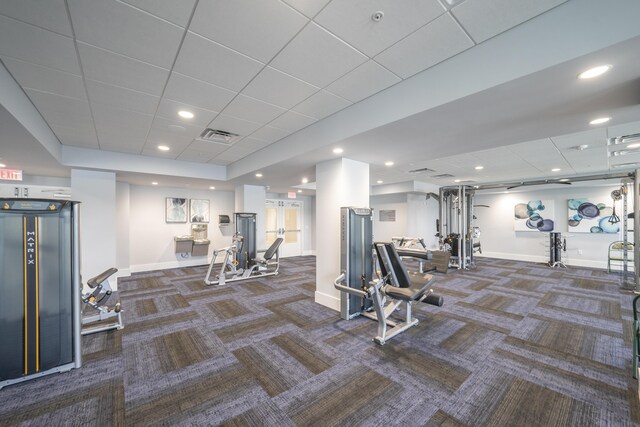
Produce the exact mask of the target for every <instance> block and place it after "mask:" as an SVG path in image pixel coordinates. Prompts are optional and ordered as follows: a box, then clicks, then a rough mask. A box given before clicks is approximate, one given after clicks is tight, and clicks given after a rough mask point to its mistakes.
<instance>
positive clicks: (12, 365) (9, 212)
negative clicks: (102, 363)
mask: <svg viewBox="0 0 640 427" xmlns="http://www.w3.org/2000/svg"><path fill="white" fill-rule="evenodd" d="M79 214H80V210H79V203H78V202H72V201H60V200H48V199H0V271H2V276H3V277H2V280H1V281H0V337H2V345H0V388H2V387H4V386H7V385H10V384H15V383H19V382H22V381H26V380H30V379H34V378H38V377H41V376H44V375H49V374H53V373H56V372H65V371H69V370H71V369H73V368H80V367H81V366H82V354H81V348H80V346H81V334H80V323H81V322H80V305H81V301H80V295H81V289H80V286H81V285H80V257H79V238H78V237H79Z"/></svg>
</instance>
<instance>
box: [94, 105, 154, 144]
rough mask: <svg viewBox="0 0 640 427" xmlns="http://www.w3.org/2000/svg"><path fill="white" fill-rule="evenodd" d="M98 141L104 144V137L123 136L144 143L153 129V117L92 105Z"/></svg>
mask: <svg viewBox="0 0 640 427" xmlns="http://www.w3.org/2000/svg"><path fill="white" fill-rule="evenodd" d="M91 109H92V110H93V117H94V122H95V125H96V131H97V132H98V139H99V141H100V143H101V144H102V135H103V134H111V135H116V134H117V135H122V136H126V138H127V139H128V138H131V139H133V140H136V141H137V140H138V139H140V138H142V140H143V141H144V140H145V139H146V137H147V133H148V132H149V128H150V127H151V122H152V120H153V116H152V115H147V114H140V113H136V112H133V111H127V110H123V109H121V108H117V107H112V106H110V105H106V104H97V103H93V102H92V103H91Z"/></svg>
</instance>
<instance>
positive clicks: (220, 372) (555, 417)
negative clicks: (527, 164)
mask: <svg viewBox="0 0 640 427" xmlns="http://www.w3.org/2000/svg"><path fill="white" fill-rule="evenodd" d="M205 270H206V269H205V268H204V267H192V268H182V269H174V270H165V271H156V272H149V273H140V274H135V275H133V276H132V277H130V278H127V279H121V280H120V282H119V288H120V290H121V295H122V304H123V307H124V308H125V310H126V311H125V313H124V318H125V329H124V330H123V331H118V332H107V333H102V334H97V335H92V336H88V337H85V338H84V351H83V353H84V366H83V368H82V369H79V370H73V371H71V372H69V373H64V374H58V375H51V376H49V377H45V378H41V379H38V380H34V381H29V382H26V383H23V384H19V385H15V386H10V387H6V388H5V389H3V390H1V391H0V402H1V403H0V425H3V426H4V425H14V424H18V425H37V426H45V425H46V426H62V425H76V426H86V425H97V426H109V425H136V426H137V425H170V426H175V425H194V426H195V425H197V426H200V425H219V424H223V425H229V426H232V425H237V426H241V425H242V426H244V425H264V426H289V425H300V426H313V425H317V426H329V425H346V426H351V425H367V426H371V425H380V426H389V425H407V426H423V425H426V426H464V425H467V426H485V425H487V426H529V425H540V426H556V425H557V426H599V425H603V426H604V425H614V426H624V425H638V423H640V406H639V405H638V397H637V388H636V385H635V382H634V380H633V379H632V378H631V368H630V363H631V334H632V332H631V318H632V311H631V299H632V296H631V295H630V294H627V293H622V292H620V291H619V290H618V286H617V284H616V283H615V282H614V281H613V280H615V276H613V275H607V274H606V273H605V272H602V271H598V270H587V269H568V270H554V269H549V268H547V267H545V266H541V265H536V264H531V263H524V262H512V261H501V260H491V259H482V260H480V261H479V263H478V268H477V269H476V270H473V271H466V272H457V271H451V272H450V273H449V274H447V275H437V279H436V280H437V281H436V282H435V286H434V289H435V290H436V291H437V292H439V293H441V294H442V295H444V296H445V305H444V307H442V308H437V307H434V306H430V305H420V306H419V307H418V309H417V310H416V313H415V315H416V317H418V318H419V319H420V324H419V325H418V326H416V327H414V328H412V329H410V330H409V331H407V332H405V333H404V334H401V335H400V336H398V337H396V338H394V339H392V340H391V341H390V342H388V343H387V344H386V345H385V346H383V347H380V346H378V345H376V344H374V343H373V342H372V341H371V338H372V337H373V335H374V334H375V331H376V324H375V323H374V322H372V321H370V320H367V319H356V320H352V321H349V322H347V321H342V320H340V319H339V317H338V315H337V313H336V312H334V311H331V310H329V309H327V308H324V307H322V306H320V305H318V304H315V303H314V302H313V294H314V290H315V283H314V282H315V258H314V257H299V258H289V259H285V260H282V265H281V269H280V271H281V274H280V275H278V276H275V277H274V276H271V277H267V278H263V279H256V280H252V281H246V282H234V283H229V284H227V285H225V286H223V287H208V286H205V285H204V283H203V282H202V279H203V277H204V274H205Z"/></svg>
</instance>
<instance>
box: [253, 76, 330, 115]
mask: <svg viewBox="0 0 640 427" xmlns="http://www.w3.org/2000/svg"><path fill="white" fill-rule="evenodd" d="M319 90H320V88H319V87H316V86H313V85H310V84H308V83H306V82H303V81H302V80H300V79H297V78H295V77H292V76H290V75H288V74H285V73H283V72H281V71H278V70H276V69H275V68H271V67H265V68H264V69H263V70H262V71H261V72H260V74H258V75H257V76H256V78H255V79H253V80H252V81H251V83H249V84H248V85H247V87H246V88H245V89H244V90H243V91H242V93H243V94H245V95H248V96H251V97H253V98H256V99H259V100H261V101H265V102H268V103H270V104H274V105H277V106H279V107H282V108H286V109H289V108H291V107H293V106H294V105H296V104H298V103H299V102H301V101H303V100H305V99H307V98H308V97H310V96H311V95H313V94H314V93H315V92H317V91H319Z"/></svg>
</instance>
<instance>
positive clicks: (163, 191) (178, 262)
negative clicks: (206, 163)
mask: <svg viewBox="0 0 640 427" xmlns="http://www.w3.org/2000/svg"><path fill="white" fill-rule="evenodd" d="M166 197H184V198H187V199H209V201H210V222H209V240H210V241H211V245H210V246H209V257H189V258H187V259H183V258H181V257H180V255H176V254H175V252H174V241H173V237H174V236H178V235H183V234H191V224H190V223H186V224H167V223H166V222H165V198H166ZM233 212H234V193H233V192H227V191H205V190H189V189H184V188H167V187H147V186H137V185H131V188H130V215H129V236H130V246H129V247H130V265H131V271H132V272H136V271H146V270H155V269H163V268H174V267H180V266H188V265H203V264H207V263H208V262H209V258H210V256H211V253H212V251H213V249H214V248H222V247H225V246H228V245H229V244H231V234H232V233H230V232H229V230H227V229H221V227H218V215H223V214H224V215H229V216H232V214H233ZM231 227H232V226H231ZM227 228H230V227H227Z"/></svg>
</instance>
